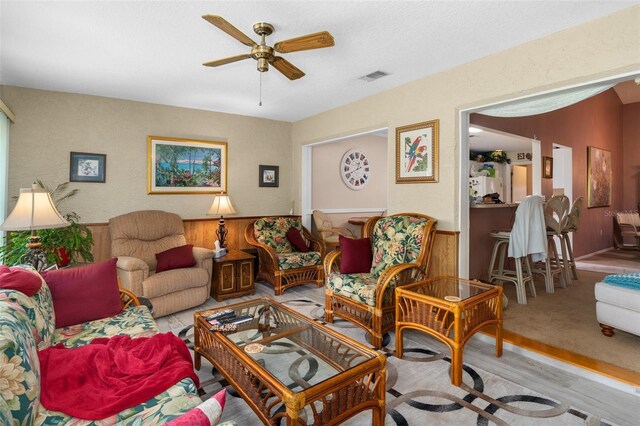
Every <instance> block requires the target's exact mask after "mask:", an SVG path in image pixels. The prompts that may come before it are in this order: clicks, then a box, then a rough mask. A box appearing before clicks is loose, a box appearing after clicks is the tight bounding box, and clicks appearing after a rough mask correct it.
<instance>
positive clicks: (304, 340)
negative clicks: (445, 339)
mask: <svg viewBox="0 0 640 426" xmlns="http://www.w3.org/2000/svg"><path fill="white" fill-rule="evenodd" d="M225 309H233V311H234V312H235V313H236V315H238V316H240V315H248V316H249V317H250V321H249V323H247V324H244V325H241V326H239V327H238V329H237V330H235V331H233V332H221V331H212V330H211V325H210V324H209V322H207V320H206V319H205V318H206V317H207V316H208V315H210V314H212V313H214V312H216V311H220V310H225ZM194 331H195V332H194V335H195V359H194V361H195V368H196V369H198V370H199V369H200V365H201V357H205V358H206V359H208V360H209V361H210V362H211V364H213V366H214V367H215V369H216V370H218V371H219V372H220V373H221V374H222V375H223V376H224V377H225V378H226V379H227V381H228V382H229V383H230V385H231V386H233V387H234V389H235V390H236V391H237V392H238V394H240V396H241V397H242V398H243V399H244V400H245V401H246V402H247V404H249V406H250V407H251V408H252V409H253V411H254V412H255V413H256V414H257V415H258V417H259V418H260V420H261V421H262V422H263V423H264V424H265V425H275V424H283V423H284V424H285V425H287V426H293V425H296V426H304V425H311V424H313V425H323V426H330V425H338V424H340V423H342V422H344V421H345V420H347V419H348V418H350V417H352V416H354V415H355V414H357V413H359V412H361V411H365V410H372V412H373V413H372V417H373V418H372V421H371V424H372V425H373V426H383V425H384V418H385V394H386V386H385V383H386V374H387V372H386V357H385V356H384V355H382V354H381V353H379V352H377V351H374V350H372V349H369V348H367V347H366V346H364V345H361V344H360V343H358V342H356V341H354V340H352V339H350V338H348V337H346V336H343V335H341V334H339V333H337V332H335V331H333V330H331V329H329V328H328V327H325V326H324V325H322V324H319V323H318V322H316V321H313V320H311V319H310V318H307V317H305V316H304V315H301V314H299V313H298V312H296V311H294V310H292V309H289V308H288V307H286V306H283V305H281V304H280V303H278V302H275V301H274V300H271V299H269V298H267V297H262V298H259V299H253V300H248V301H244V302H240V303H236V304H233V305H229V306H224V307H221V308H219V309H213V310H208V311H202V312H196V313H195V314H194ZM281 420H282V421H283V422H281Z"/></svg>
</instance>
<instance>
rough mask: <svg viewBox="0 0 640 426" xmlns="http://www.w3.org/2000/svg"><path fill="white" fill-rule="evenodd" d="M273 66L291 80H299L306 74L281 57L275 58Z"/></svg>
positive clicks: (272, 62)
mask: <svg viewBox="0 0 640 426" xmlns="http://www.w3.org/2000/svg"><path fill="white" fill-rule="evenodd" d="M271 65H273V67H274V68H275V69H277V70H278V71H280V72H281V73H282V74H283V75H284V76H285V77H287V78H288V79H289V80H297V79H299V78H302V77H304V73H303V72H302V71H300V70H299V69H298V68H296V66H295V65H293V64H292V63H291V62H289V61H287V60H286V59H284V58H281V57H280V56H274V57H273V61H271Z"/></svg>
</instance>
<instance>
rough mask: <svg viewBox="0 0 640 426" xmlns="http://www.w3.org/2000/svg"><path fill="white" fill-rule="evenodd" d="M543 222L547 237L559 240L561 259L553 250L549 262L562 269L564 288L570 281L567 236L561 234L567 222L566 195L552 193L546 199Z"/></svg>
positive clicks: (566, 227)
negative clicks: (545, 226)
mask: <svg viewBox="0 0 640 426" xmlns="http://www.w3.org/2000/svg"><path fill="white" fill-rule="evenodd" d="M545 222H546V224H547V237H550V238H551V239H552V242H554V241H553V240H554V239H555V237H557V238H558V241H559V242H560V250H561V252H562V259H560V257H558V253H557V250H555V251H554V253H555V256H554V257H553V258H551V259H550V260H551V264H552V265H553V266H554V267H555V268H561V269H562V277H563V278H564V280H561V285H562V286H563V287H565V288H566V286H567V284H569V283H571V275H570V273H569V270H570V266H569V255H568V250H567V241H568V238H566V239H565V238H564V237H563V235H562V232H563V230H565V229H568V225H567V223H568V222H569V198H567V196H565V195H554V196H553V197H551V198H550V199H549V201H547V203H546V205H545ZM554 247H555V242H554ZM562 281H564V282H562Z"/></svg>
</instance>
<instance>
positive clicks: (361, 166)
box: [340, 149, 371, 191]
mask: <svg viewBox="0 0 640 426" xmlns="http://www.w3.org/2000/svg"><path fill="white" fill-rule="evenodd" d="M370 175H371V163H370V162H369V159H368V158H367V156H366V154H365V153H364V152H362V151H361V150H359V149H350V150H349V151H347V152H345V153H344V155H343V156H342V160H341V161H340V176H341V177H342V181H343V182H344V184H345V185H347V187H348V188H349V189H353V190H355V191H358V190H360V189H362V188H363V187H364V186H365V185H366V184H367V182H368V181H369V176H370Z"/></svg>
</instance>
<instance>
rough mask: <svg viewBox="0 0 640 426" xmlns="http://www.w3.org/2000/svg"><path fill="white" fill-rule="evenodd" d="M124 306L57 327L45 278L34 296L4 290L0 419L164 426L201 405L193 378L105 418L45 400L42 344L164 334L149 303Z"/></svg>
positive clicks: (0, 310) (0, 331) (68, 344)
mask: <svg viewBox="0 0 640 426" xmlns="http://www.w3.org/2000/svg"><path fill="white" fill-rule="evenodd" d="M123 306H125V309H123V311H122V312H121V313H120V314H118V315H116V316H114V317H111V318H104V319H101V320H96V321H90V322H86V323H83V324H78V325H73V326H68V327H64V328H59V329H55V313H54V310H53V302H52V298H51V292H50V290H49V287H48V286H47V284H46V283H45V282H44V280H42V287H41V288H40V290H39V291H38V292H37V293H36V294H34V295H33V297H29V296H27V295H25V294H24V293H21V292H19V291H15V290H0V424H2V425H43V424H47V425H65V424H69V425H70V424H73V425H74V426H76V425H82V426H84V425H106V424H109V425H111V424H118V425H134V424H135V425H142V424H144V425H160V424H164V423H166V422H168V421H170V420H172V419H174V418H177V417H179V416H180V415H182V414H184V413H186V412H187V411H189V410H191V409H192V408H195V407H197V406H198V405H199V404H200V403H201V402H202V401H201V400H200V398H199V397H198V394H197V389H196V386H195V384H194V382H193V381H192V380H191V379H189V378H188V379H183V380H181V381H180V382H179V383H176V384H175V385H173V386H172V387H170V388H169V389H167V390H166V391H165V392H163V393H161V394H160V395H158V396H156V397H155V398H152V399H150V400H148V401H147V402H145V403H144V404H140V405H138V406H135V407H132V408H129V409H127V410H125V411H122V412H120V413H118V414H117V415H116V416H113V417H112V418H108V419H104V420H99V421H90V420H81V419H77V418H73V417H70V416H68V415H66V414H64V413H61V412H53V411H49V410H47V409H45V408H44V407H43V406H42V405H41V404H40V363H39V361H38V353H37V351H38V350H39V349H44V348H46V347H48V346H52V345H56V344H58V343H62V344H63V345H64V346H65V347H69V348H72V347H77V346H81V345H85V344H87V343H88V342H90V341H91V340H92V339H94V338H96V337H106V336H115V335H119V334H120V335H130V336H132V337H140V336H150V335H153V334H156V333H158V328H157V326H156V323H155V321H154V320H153V318H152V316H151V313H150V312H149V309H148V308H147V307H146V306H133V305H132V304H131V305H129V304H123Z"/></svg>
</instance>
